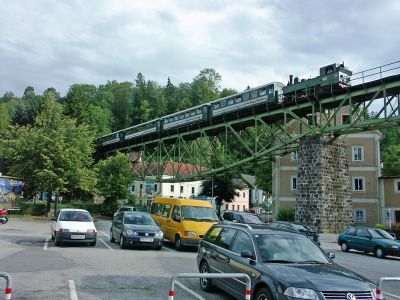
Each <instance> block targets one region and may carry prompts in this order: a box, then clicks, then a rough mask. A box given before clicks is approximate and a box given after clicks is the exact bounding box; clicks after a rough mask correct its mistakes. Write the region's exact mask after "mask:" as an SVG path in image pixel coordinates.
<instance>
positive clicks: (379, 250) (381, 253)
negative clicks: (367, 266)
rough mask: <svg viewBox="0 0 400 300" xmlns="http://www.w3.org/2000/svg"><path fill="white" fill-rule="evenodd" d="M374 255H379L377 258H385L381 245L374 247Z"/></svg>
mask: <svg viewBox="0 0 400 300" xmlns="http://www.w3.org/2000/svg"><path fill="white" fill-rule="evenodd" d="M375 256H376V257H379V258H385V256H386V254H385V250H383V248H382V247H377V248H376V249H375Z"/></svg>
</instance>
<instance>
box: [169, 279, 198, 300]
mask: <svg viewBox="0 0 400 300" xmlns="http://www.w3.org/2000/svg"><path fill="white" fill-rule="evenodd" d="M175 283H176V285H179V286H180V287H181V288H183V289H184V290H185V291H186V292H188V293H189V294H192V295H193V296H195V297H196V298H197V299H200V300H206V299H205V298H203V297H202V296H200V295H199V294H197V293H196V292H194V291H192V290H191V289H189V288H187V287H186V286H184V285H183V284H182V283H180V282H179V281H176V280H175Z"/></svg>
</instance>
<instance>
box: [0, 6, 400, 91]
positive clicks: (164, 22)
mask: <svg viewBox="0 0 400 300" xmlns="http://www.w3.org/2000/svg"><path fill="white" fill-rule="evenodd" d="M0 16H1V17H0V96H2V95H3V94H4V93H5V92H7V91H12V92H13V93H14V94H15V95H16V96H17V97H21V96H22V95H23V92H24V90H25V88H26V87H27V86H33V87H34V89H35V92H36V94H42V93H43V91H44V90H46V89H47V88H49V87H54V88H55V89H56V90H57V91H58V92H59V93H60V94H61V96H64V95H65V94H66V93H67V92H68V89H69V87H70V86H71V85H72V84H76V83H87V84H94V85H96V86H98V85H101V84H105V83H106V82H107V81H111V80H116V81H118V82H123V81H130V82H133V81H134V80H135V78H136V76H137V74H138V73H139V72H141V73H142V74H143V75H144V76H145V79H146V80H154V81H157V82H158V83H159V84H161V85H163V86H164V85H165V84H166V83H167V79H168V77H169V78H170V79H171V81H172V83H173V84H175V85H178V84H179V83H181V82H191V81H192V80H193V78H194V77H195V76H196V75H198V74H199V72H200V71H201V70H203V69H205V68H212V69H214V70H215V71H217V72H218V73H219V74H220V75H221V77H222V82H221V88H233V89H236V90H238V91H241V90H244V89H245V88H246V87H247V86H251V87H254V86H258V85H262V84H265V83H268V82H272V81H280V82H282V83H287V81H288V76H289V74H294V75H295V76H299V77H302V78H310V77H314V76H317V75H318V72H319V68H320V67H322V66H325V65H328V64H331V63H335V62H337V63H341V62H344V63H345V65H346V66H347V67H348V68H349V69H350V70H352V71H353V72H357V71H362V70H365V69H369V68H372V67H376V66H380V65H383V64H387V63H390V62H394V61H399V60H400V51H399V49H398V47H399V45H400V34H399V28H400V18H399V16H400V1H398V0H382V1H376V0H352V1H348V0H334V1H331V0H325V1H321V0H315V1H311V0H302V1H300V0H270V1H267V0H243V1H238V0H237V1H234V0H218V1H215V0H198V1H189V0H181V1H175V0H154V1H152V0H143V1H141V0H126V1H122V0H121V1H118V0H113V1H111V0H108V1H103V0H82V1H80V0H68V1H67V0H66V1H61V0H51V1H50V0H35V1H28V0H25V1H22V0H1V1H0Z"/></svg>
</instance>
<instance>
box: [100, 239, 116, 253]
mask: <svg viewBox="0 0 400 300" xmlns="http://www.w3.org/2000/svg"><path fill="white" fill-rule="evenodd" d="M99 241H100V242H102V243H103V244H104V245H105V246H106V247H107V248H108V249H110V250H114V248H112V247H111V246H110V245H109V244H107V243H106V242H105V241H104V240H103V239H101V238H99Z"/></svg>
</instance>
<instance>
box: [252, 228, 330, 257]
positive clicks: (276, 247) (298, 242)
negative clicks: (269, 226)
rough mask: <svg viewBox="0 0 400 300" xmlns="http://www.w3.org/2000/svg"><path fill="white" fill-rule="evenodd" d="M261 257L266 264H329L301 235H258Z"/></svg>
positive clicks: (318, 249) (315, 247) (323, 255)
mask: <svg viewBox="0 0 400 300" xmlns="http://www.w3.org/2000/svg"><path fill="white" fill-rule="evenodd" d="M256 238H257V243H258V247H259V249H260V253H261V257H262V259H263V261H264V262H267V263H315V264H327V263H331V262H330V261H329V260H328V259H327V257H326V256H325V254H324V253H323V252H322V250H321V249H320V248H319V247H318V246H317V245H315V243H314V242H312V241H311V240H309V239H308V238H306V237H304V236H302V235H277V234H276V235H275V234H259V235H257V236H256Z"/></svg>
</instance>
